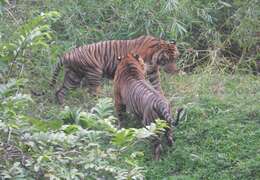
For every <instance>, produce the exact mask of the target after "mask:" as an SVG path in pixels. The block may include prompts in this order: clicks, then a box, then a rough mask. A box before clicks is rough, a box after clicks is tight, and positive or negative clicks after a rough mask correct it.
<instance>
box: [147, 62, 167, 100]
mask: <svg viewBox="0 0 260 180" xmlns="http://www.w3.org/2000/svg"><path fill="white" fill-rule="evenodd" d="M146 75H147V79H148V80H149V82H150V83H151V85H152V86H153V87H154V89H155V90H157V91H158V92H159V93H160V94H162V95H164V93H163V90H162V88H161V84H160V71H159V66H155V67H148V68H147V71H146Z"/></svg>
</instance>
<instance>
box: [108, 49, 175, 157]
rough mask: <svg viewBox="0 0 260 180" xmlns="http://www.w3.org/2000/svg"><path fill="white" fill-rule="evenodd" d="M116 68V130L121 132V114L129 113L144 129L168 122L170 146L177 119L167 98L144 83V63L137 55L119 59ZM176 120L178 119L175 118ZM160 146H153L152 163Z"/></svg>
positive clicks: (155, 143) (158, 152)
mask: <svg viewBox="0 0 260 180" xmlns="http://www.w3.org/2000/svg"><path fill="white" fill-rule="evenodd" d="M118 61H119V64H118V67H117V70H116V72H115V78H114V83H113V86H114V103H115V110H116V114H117V117H118V127H119V128H121V127H122V124H123V119H124V117H123V116H124V113H125V112H126V111H129V112H131V113H133V114H134V115H135V116H136V117H137V118H138V119H142V124H143V125H144V126H147V125H150V123H151V122H154V121H155V119H157V118H160V119H163V120H165V121H166V122H167V125H168V128H166V137H167V142H168V145H170V146H171V145H172V144H173V137H172V136H173V128H172V125H174V126H177V124H178V118H177V120H175V119H174V118H173V117H172V113H171V107H170V104H169V102H168V101H167V100H166V98H165V97H164V96H163V95H162V94H161V93H159V92H158V91H157V90H156V89H155V88H154V87H153V86H152V85H151V84H150V83H148V82H147V81H146V80H145V70H144V69H145V68H144V67H145V65H144V60H143V59H142V58H141V56H139V55H138V54H136V53H129V54H128V55H127V56H126V57H123V58H122V57H119V58H118ZM177 116H178V115H177ZM161 151H162V145H161V141H160V139H156V140H155V142H154V150H153V152H154V159H155V160H158V159H160V154H161Z"/></svg>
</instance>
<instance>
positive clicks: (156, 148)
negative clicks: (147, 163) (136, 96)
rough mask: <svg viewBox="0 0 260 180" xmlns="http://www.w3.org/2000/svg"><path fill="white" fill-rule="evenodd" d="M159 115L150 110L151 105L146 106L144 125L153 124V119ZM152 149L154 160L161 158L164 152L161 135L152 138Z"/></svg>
mask: <svg viewBox="0 0 260 180" xmlns="http://www.w3.org/2000/svg"><path fill="white" fill-rule="evenodd" d="M157 117H158V116H157V115H156V113H155V112H154V111H150V110H149V107H148V108H145V110H144V116H143V124H144V126H148V125H150V124H151V122H152V120H154V119H156V118H157ZM152 146H153V147H152V149H153V158H154V160H157V161H158V160H159V159H160V156H161V153H162V150H163V148H162V143H161V135H160V134H157V136H156V137H155V138H154V139H153V140H152Z"/></svg>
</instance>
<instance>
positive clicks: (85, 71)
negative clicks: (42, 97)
mask: <svg viewBox="0 0 260 180" xmlns="http://www.w3.org/2000/svg"><path fill="white" fill-rule="evenodd" d="M131 51H135V52H136V53H138V54H139V55H140V56H142V57H143V59H144V62H145V64H146V75H147V78H148V80H149V81H150V83H151V84H152V85H153V87H154V88H155V89H156V90H158V91H160V92H161V93H162V89H161V86H160V78H159V66H163V67H166V66H167V65H170V64H175V60H176V58H177V57H178V56H179V51H178V49H177V47H176V44H175V43H169V42H166V41H164V40H161V39H158V38H155V37H152V36H141V37H139V38H136V39H132V40H111V41H103V42H99V43H95V44H90V45H84V46H81V47H78V48H75V49H73V50H71V51H70V52H67V53H65V54H64V55H63V56H62V57H60V59H59V62H58V63H57V64H56V66H55V70H54V73H53V78H52V83H51V85H52V86H54V84H55V83H56V79H57V76H58V74H59V71H60V70H61V68H62V66H64V70H65V76H64V82H63V85H62V86H61V87H60V89H59V90H58V91H57V92H56V97H57V100H58V102H59V103H61V104H62V103H63V99H64V96H65V94H66V92H67V91H68V90H69V89H71V88H76V87H79V85H80V82H81V80H82V79H83V78H84V79H85V80H86V81H87V82H86V83H85V84H87V85H88V87H89V92H90V93H91V94H93V95H96V94H98V91H99V88H100V82H101V79H102V77H108V78H109V79H113V77H114V74H115V70H116V67H117V57H119V56H126V55H127V54H128V52H131Z"/></svg>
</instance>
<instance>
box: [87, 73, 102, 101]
mask: <svg viewBox="0 0 260 180" xmlns="http://www.w3.org/2000/svg"><path fill="white" fill-rule="evenodd" d="M101 78H102V74H101V73H98V72H93V73H91V72H88V74H87V77H86V81H87V85H88V92H89V94H90V95H92V96H94V97H98V96H99V95H100V91H101ZM85 84H86V83H85Z"/></svg>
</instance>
